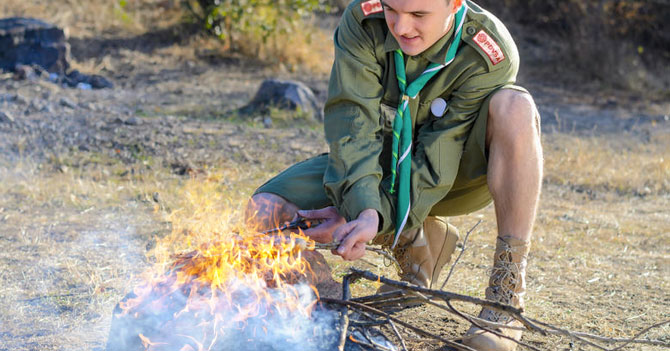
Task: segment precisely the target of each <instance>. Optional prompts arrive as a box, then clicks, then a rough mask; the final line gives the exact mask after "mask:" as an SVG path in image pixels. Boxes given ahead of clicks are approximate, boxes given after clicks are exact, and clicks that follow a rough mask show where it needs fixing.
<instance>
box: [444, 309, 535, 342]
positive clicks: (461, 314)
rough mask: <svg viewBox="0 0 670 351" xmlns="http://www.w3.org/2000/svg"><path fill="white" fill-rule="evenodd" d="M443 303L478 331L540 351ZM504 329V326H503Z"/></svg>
mask: <svg viewBox="0 0 670 351" xmlns="http://www.w3.org/2000/svg"><path fill="white" fill-rule="evenodd" d="M445 302H446V304H447V306H449V309H450V310H451V311H452V312H453V313H454V314H456V315H457V316H459V317H461V318H463V319H465V320H467V321H469V322H470V323H472V325H474V326H475V327H477V328H479V329H481V330H484V331H487V332H489V333H491V334H493V335H496V336H498V337H501V338H504V339H508V340H512V341H513V342H515V343H517V344H519V345H521V346H525V347H527V348H529V349H531V350H535V351H541V350H540V349H538V348H537V347H535V346H532V345H529V344H527V343H525V342H522V341H521V340H516V339H514V338H512V337H509V336H507V335H505V334H503V333H499V332H497V331H495V330H493V329H491V328H489V327H488V326H487V327H485V326H483V325H482V324H479V323H477V322H475V321H474V320H472V319H470V318H468V317H467V316H466V315H465V314H463V313H461V312H460V311H459V310H457V309H456V308H454V306H453V305H452V304H451V302H450V301H445ZM505 328H506V326H505Z"/></svg>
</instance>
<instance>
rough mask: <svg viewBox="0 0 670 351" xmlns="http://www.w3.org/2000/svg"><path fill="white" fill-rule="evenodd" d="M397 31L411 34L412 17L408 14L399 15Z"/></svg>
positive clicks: (396, 23) (397, 32) (396, 24)
mask: <svg viewBox="0 0 670 351" xmlns="http://www.w3.org/2000/svg"><path fill="white" fill-rule="evenodd" d="M394 27H395V28H394V29H395V33H396V34H397V35H406V34H410V32H411V31H412V19H411V18H410V16H408V15H404V14H401V15H398V18H397V20H396V22H395V26H394Z"/></svg>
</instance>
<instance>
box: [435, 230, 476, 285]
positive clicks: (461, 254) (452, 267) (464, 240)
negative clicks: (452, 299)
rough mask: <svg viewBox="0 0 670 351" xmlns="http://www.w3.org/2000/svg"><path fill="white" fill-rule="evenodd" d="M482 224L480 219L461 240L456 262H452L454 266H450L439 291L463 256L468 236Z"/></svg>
mask: <svg viewBox="0 0 670 351" xmlns="http://www.w3.org/2000/svg"><path fill="white" fill-rule="evenodd" d="M481 223H482V220H481V219H480V220H479V222H477V223H476V224H475V225H474V226H473V227H472V228H470V230H468V232H467V233H466V234H465V238H464V239H463V247H461V252H460V253H459V254H458V257H456V261H454V264H452V265H451V268H450V269H449V274H448V275H447V278H446V279H445V280H444V283H442V286H441V287H440V290H444V287H445V286H446V285H447V282H448V281H449V278H451V274H452V273H454V268H456V265H457V264H458V261H460V260H461V256H463V253H464V252H465V249H466V248H467V247H466V245H467V243H468V238H469V237H470V234H471V233H472V232H473V231H474V230H475V228H477V227H478V226H479V224H481Z"/></svg>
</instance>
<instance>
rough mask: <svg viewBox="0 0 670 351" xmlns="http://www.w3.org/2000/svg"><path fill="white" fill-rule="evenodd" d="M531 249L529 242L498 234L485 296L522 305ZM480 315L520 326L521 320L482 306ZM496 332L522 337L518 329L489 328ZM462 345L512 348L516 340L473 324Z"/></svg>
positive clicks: (495, 350) (490, 350)
mask: <svg viewBox="0 0 670 351" xmlns="http://www.w3.org/2000/svg"><path fill="white" fill-rule="evenodd" d="M529 250H530V241H521V240H518V239H515V238H513V237H511V236H506V237H504V238H500V237H498V240H497V242H496V253H495V256H494V258H493V270H492V272H491V278H490V279H489V287H488V288H486V299H487V300H491V301H495V302H499V303H502V304H506V305H511V306H514V307H517V308H523V306H524V301H523V297H524V295H525V294H526V260H527V256H528V251H529ZM479 318H481V319H484V320H487V321H491V322H494V323H500V324H506V325H509V326H514V327H523V324H521V322H519V321H517V320H516V319H514V318H513V317H511V316H509V315H508V314H506V313H502V312H499V311H495V310H491V309H488V308H482V310H481V312H480V313H479ZM492 330H495V331H496V332H498V333H500V334H503V335H506V336H509V337H511V338H513V339H514V340H517V341H518V340H521V334H522V331H521V330H514V329H506V328H492ZM463 344H464V345H466V346H469V347H471V348H473V349H475V350H477V351H513V350H515V349H516V346H517V343H515V342H514V341H512V340H509V339H505V338H501V337H499V336H497V335H495V334H493V333H489V332H486V331H484V330H482V329H479V328H477V327H475V326H474V325H473V326H471V327H470V329H469V330H468V331H467V332H466V333H465V336H464V337H463Z"/></svg>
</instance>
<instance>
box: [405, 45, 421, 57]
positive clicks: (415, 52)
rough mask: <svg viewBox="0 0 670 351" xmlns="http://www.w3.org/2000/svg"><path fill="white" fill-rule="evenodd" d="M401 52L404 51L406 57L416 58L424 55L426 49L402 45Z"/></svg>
mask: <svg viewBox="0 0 670 351" xmlns="http://www.w3.org/2000/svg"><path fill="white" fill-rule="evenodd" d="M400 50H402V52H403V53H404V54H405V55H408V56H416V55H418V54H420V53H422V52H423V51H424V50H425V49H423V48H421V47H419V46H418V45H402V44H401V45H400Z"/></svg>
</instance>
